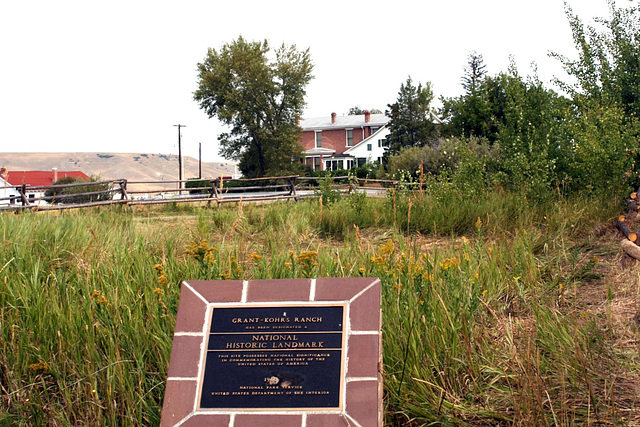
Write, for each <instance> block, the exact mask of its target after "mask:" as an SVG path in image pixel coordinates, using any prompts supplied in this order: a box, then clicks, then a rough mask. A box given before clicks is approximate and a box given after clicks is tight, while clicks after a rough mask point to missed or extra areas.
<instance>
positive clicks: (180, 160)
mask: <svg viewBox="0 0 640 427" xmlns="http://www.w3.org/2000/svg"><path fill="white" fill-rule="evenodd" d="M173 126H174V127H177V128H178V181H180V182H178V190H182V139H181V138H182V133H181V132H180V128H186V127H187V125H181V124H177V125H173ZM178 194H182V191H179V192H178Z"/></svg>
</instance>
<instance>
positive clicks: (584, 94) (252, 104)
mask: <svg viewBox="0 0 640 427" xmlns="http://www.w3.org/2000/svg"><path fill="white" fill-rule="evenodd" d="M607 1H608V5H609V14H610V15H609V17H608V18H601V19H599V20H598V21H596V22H597V26H592V25H585V24H584V23H583V22H582V20H581V19H580V18H579V17H578V16H577V15H576V14H574V13H573V11H572V10H571V8H570V7H569V6H565V12H566V16H567V19H568V24H569V26H570V28H571V31H572V35H573V42H574V45H575V48H576V51H577V58H569V57H565V56H562V55H560V54H557V53H553V54H552V56H553V57H554V58H556V59H557V60H558V61H560V62H561V64H562V65H563V67H564V69H565V71H566V73H567V75H568V76H569V78H570V80H569V81H561V80H555V81H554V82H553V85H552V86H553V88H549V87H547V86H546V85H545V84H543V82H541V81H540V79H539V78H538V77H537V75H536V74H535V72H534V74H533V75H531V76H522V75H521V74H520V73H519V72H518V70H517V68H516V65H515V63H514V62H513V60H512V62H511V64H510V66H509V67H508V69H507V70H506V71H503V72H499V73H498V74H496V75H489V74H488V73H487V71H486V65H485V63H484V60H483V57H482V54H480V53H477V52H471V53H470V54H469V56H468V61H467V66H466V67H465V69H464V74H463V76H462V77H461V85H462V88H463V90H464V92H463V94H462V95H460V96H458V97H453V98H443V97H441V98H440V101H441V104H442V107H440V108H439V109H435V108H433V107H432V102H433V100H434V95H433V91H432V87H431V83H430V82H425V83H424V84H423V83H421V82H414V81H413V80H412V79H411V77H409V78H407V80H406V82H403V83H402V84H401V85H400V90H399V92H398V97H397V99H396V100H395V101H394V102H392V103H390V104H389V105H387V108H386V110H385V114H386V115H387V116H388V117H389V118H390V121H389V124H388V127H389V130H390V134H389V136H388V138H387V140H388V143H389V149H388V151H387V153H386V154H385V157H384V159H383V165H382V166H381V171H380V173H381V174H386V175H387V176H395V178H399V177H400V176H399V175H402V174H404V175H407V174H408V175H414V176H415V175H416V174H417V173H418V171H419V170H420V168H421V170H422V173H426V174H427V175H428V176H429V177H430V178H431V179H433V180H436V181H437V180H446V181H448V182H454V181H455V182H457V183H459V184H460V185H465V186H471V187H472V189H475V190H482V189H483V188H488V187H494V186H496V185H499V186H501V187H503V188H507V189H518V190H524V191H526V192H528V194H531V195H532V196H535V195H540V194H547V193H549V192H550V191H556V192H557V191H560V192H564V193H570V192H574V191H582V190H588V191H592V192H611V191H613V192H618V191H626V188H625V186H628V185H630V184H633V185H637V174H635V173H631V172H632V171H634V168H635V166H636V163H637V161H638V155H637V154H638V141H639V137H640V127H639V125H638V118H639V117H640V6H629V7H626V8H621V7H617V6H616V5H615V2H614V1H613V0H607ZM312 71H313V63H312V61H311V57H310V53H309V50H308V49H307V50H303V51H299V50H298V49H297V48H296V47H295V45H293V46H286V45H282V46H281V47H279V48H277V49H271V48H270V46H269V44H268V42H267V41H263V42H249V41H246V40H245V39H243V38H242V37H239V38H238V39H237V40H235V41H233V42H231V43H229V44H225V45H224V46H223V47H222V48H221V49H220V50H219V51H218V50H215V49H209V51H208V53H207V56H206V57H205V60H204V61H203V62H202V63H199V64H198V72H199V73H198V88H197V90H196V91H195V92H194V99H195V100H196V101H197V102H198V103H199V104H200V108H201V109H203V110H204V111H205V113H206V114H207V115H208V116H209V117H211V118H214V117H215V118H217V119H219V120H220V121H221V122H222V123H224V124H226V125H228V126H229V128H230V131H229V132H227V133H224V134H222V135H220V136H219V141H220V145H221V154H222V155H223V156H225V157H227V158H231V159H235V160H238V161H239V166H240V169H241V171H242V172H243V174H244V175H245V176H248V177H253V176H264V175H277V174H282V173H299V172H300V168H301V167H302V165H301V164H300V163H299V161H298V159H299V158H301V156H302V153H301V152H302V147H301V146H300V144H299V137H300V128H299V127H298V126H297V123H296V118H297V117H299V116H300V114H302V111H303V108H304V105H305V100H304V98H305V95H306V92H305V88H306V85H307V84H308V83H309V82H310V81H311V79H312V78H313V75H312ZM360 111H362V110H361V109H360V108H359V107H354V108H352V109H351V110H350V112H354V113H357V112H360ZM436 118H438V120H436Z"/></svg>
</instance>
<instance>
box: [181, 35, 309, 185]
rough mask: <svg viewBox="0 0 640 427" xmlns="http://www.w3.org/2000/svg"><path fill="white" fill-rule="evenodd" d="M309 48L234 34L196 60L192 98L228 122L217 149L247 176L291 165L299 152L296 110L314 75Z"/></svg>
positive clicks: (275, 172)
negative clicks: (277, 45) (274, 46)
mask: <svg viewBox="0 0 640 427" xmlns="http://www.w3.org/2000/svg"><path fill="white" fill-rule="evenodd" d="M312 70H313V64H312V62H311V58H310V55H309V50H308V49H307V50H305V51H298V50H297V49H296V47H295V45H292V46H285V45H284V44H283V45H282V46H281V47H280V48H278V49H275V50H272V49H271V48H270V47H269V44H268V42H267V41H266V40H265V41H263V42H248V41H246V40H244V38H242V37H239V38H238V39H237V40H235V41H233V42H231V43H229V44H225V45H224V46H222V48H221V49H220V50H219V51H216V50H215V49H209V50H208V53H207V56H206V57H205V59H204V61H203V62H202V63H199V64H198V89H197V90H196V91H195V92H194V94H193V95H194V96H193V97H194V99H195V100H196V101H197V102H198V103H199V104H200V108H201V109H203V110H204V111H205V112H206V113H207V115H208V116H209V117H210V118H212V117H216V118H218V119H219V120H220V121H221V122H222V123H224V124H225V125H228V126H230V127H231V130H230V131H229V132H227V133H223V134H221V135H220V136H219V137H218V139H219V141H220V154H221V155H223V156H224V157H226V158H231V159H235V160H239V167H240V170H241V171H242V173H243V174H244V175H245V176H247V177H258V176H264V175H278V174H282V173H286V172H290V171H293V170H294V169H295V168H296V167H297V166H298V164H297V162H294V161H292V160H293V159H298V158H300V156H301V151H302V147H301V146H300V144H299V138H300V128H299V127H298V126H297V125H296V116H297V115H300V114H301V113H302V110H303V108H304V105H305V100H304V97H305V95H306V90H305V87H306V85H307V84H308V83H309V81H311V79H312V78H313V76H312V74H311V72H312Z"/></svg>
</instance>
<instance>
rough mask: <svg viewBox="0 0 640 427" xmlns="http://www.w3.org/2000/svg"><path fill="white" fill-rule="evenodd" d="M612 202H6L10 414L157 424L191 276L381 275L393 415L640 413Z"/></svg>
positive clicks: (2, 271)
mask: <svg viewBox="0 0 640 427" xmlns="http://www.w3.org/2000/svg"><path fill="white" fill-rule="evenodd" d="M616 206H617V205H616V204H615V203H614V204H612V203H611V201H610V200H584V199H576V200H568V199H559V200H553V201H549V202H548V203H544V204H541V203H537V204H534V203H530V202H528V201H527V200H526V199H522V198H520V197H517V196H512V195H509V194H505V193H489V194H485V195H482V196H473V197H461V198H457V199H455V200H452V199H435V198H429V197H427V196H424V197H420V196H418V195H408V194H402V193H390V195H389V197H388V198H385V199H369V198H366V197H364V196H363V195H359V194H354V195H352V196H350V197H347V198H345V199H343V200H340V201H338V202H335V203H333V204H331V205H329V206H327V204H326V203H324V204H321V203H320V202H319V201H318V200H306V201H304V202H298V203H295V202H284V203H272V204H268V205H261V206H255V205H236V206H222V207H212V208H198V207H193V206H185V207H183V206H181V205H174V206H168V207H163V208H157V207H156V208H136V209H135V211H132V210H130V209H128V208H121V207H115V208H109V209H96V210H86V211H80V210H76V211H70V212H58V213H35V214H34V213H23V214H21V215H15V214H0V226H1V229H2V233H3V236H2V237H3V238H2V241H1V243H0V387H1V388H2V393H0V424H2V425H4V424H11V425H13V424H16V425H69V424H70V425H97V424H109V425H157V424H158V423H159V420H160V410H161V407H162V399H163V393H164V381H165V379H166V375H167V367H168V362H169V354H170V349H171V340H172V333H173V326H174V322H175V314H176V308H177V303H178V296H179V284H180V282H181V281H182V280H187V279H191V280H196V279H235V278H243V279H263V278H269V279H270V278H293V277H346V276H360V275H362V276H377V277H380V278H381V280H382V285H383V291H382V292H383V302H382V311H383V345H384V381H385V383H384V389H385V411H386V413H385V417H386V423H387V424H389V425H425V424H429V423H436V424H451V425H460V424H471V425H496V424H498V425H547V424H556V425H573V424H581V423H587V424H615V423H622V424H634V423H635V424H637V423H638V422H640V411H638V409H637V407H638V405H639V404H640V401H639V400H640V398H639V397H638V396H640V393H639V392H640V390H639V385H640V379H639V378H638V372H639V370H638V368H639V367H640V366H639V355H638V349H637V340H638V331H637V327H636V326H637V325H636V324H635V323H634V321H633V320H632V318H633V315H634V314H635V311H636V309H637V302H638V294H639V289H638V281H637V277H638V275H637V270H635V269H634V268H633V267H632V268H628V269H622V268H621V267H620V266H619V265H618V263H619V260H620V258H621V253H620V250H619V243H618V242H619V238H618V236H617V235H616V231H615V228H614V227H613V226H612V224H613V222H612V218H617V215H618V213H619V212H618V209H619V208H617V207H616Z"/></svg>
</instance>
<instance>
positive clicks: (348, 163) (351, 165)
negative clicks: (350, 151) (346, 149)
mask: <svg viewBox="0 0 640 427" xmlns="http://www.w3.org/2000/svg"><path fill="white" fill-rule="evenodd" d="M347 169H353V160H351V159H347Z"/></svg>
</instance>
